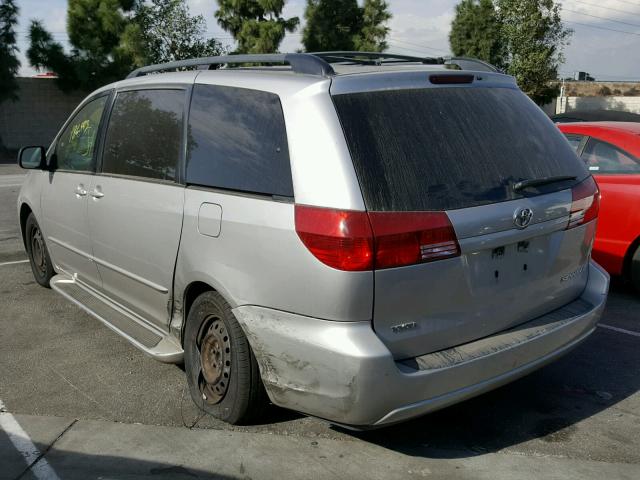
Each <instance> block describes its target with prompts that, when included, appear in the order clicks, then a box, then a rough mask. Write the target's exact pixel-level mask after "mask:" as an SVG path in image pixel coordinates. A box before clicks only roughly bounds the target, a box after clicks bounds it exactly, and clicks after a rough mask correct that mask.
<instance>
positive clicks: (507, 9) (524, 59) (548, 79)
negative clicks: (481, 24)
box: [495, 0, 572, 105]
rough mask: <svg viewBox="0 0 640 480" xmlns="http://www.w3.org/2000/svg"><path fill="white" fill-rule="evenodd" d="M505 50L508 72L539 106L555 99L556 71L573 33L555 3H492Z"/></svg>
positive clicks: (503, 0) (509, 0)
mask: <svg viewBox="0 0 640 480" xmlns="http://www.w3.org/2000/svg"><path fill="white" fill-rule="evenodd" d="M495 2H496V7H497V11H498V18H499V19H500V22H501V24H502V28H501V31H502V36H503V39H504V42H505V45H506V47H507V52H508V56H507V63H508V67H507V72H508V73H509V74H511V75H513V76H514V77H515V78H516V80H517V81H518V85H519V86H520V88H521V89H522V90H523V91H524V92H525V93H526V94H527V95H529V97H531V99H532V100H533V101H535V102H536V103H537V104H539V105H544V104H546V103H549V102H550V101H551V100H552V99H553V98H554V97H556V96H557V95H558V91H559V87H558V84H557V82H554V80H556V79H557V78H558V67H559V65H560V64H561V63H562V62H563V61H564V55H563V49H564V47H565V46H566V45H567V43H568V41H569V37H570V36H571V33H572V31H571V30H570V29H567V28H565V27H564V25H563V24H562V20H561V18H560V6H559V5H558V4H556V3H555V2H554V0H495Z"/></svg>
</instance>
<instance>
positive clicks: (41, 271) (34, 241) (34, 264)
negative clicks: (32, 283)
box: [25, 213, 55, 288]
mask: <svg viewBox="0 0 640 480" xmlns="http://www.w3.org/2000/svg"><path fill="white" fill-rule="evenodd" d="M25 239H26V244H27V255H28V256H29V263H30V264H31V271H32V272H33V276H34V278H35V279H36V282H38V283H39V284H40V285H42V286H43V287H47V288H49V287H50V285H49V280H51V277H53V276H54V275H55V272H54V270H53V264H52V263H51V258H50V257H49V252H48V251H47V245H46V244H45V241H44V235H43V234H42V230H40V226H39V225H38V222H36V217H34V215H33V213H30V214H29V216H28V217H27V222H26V224H25Z"/></svg>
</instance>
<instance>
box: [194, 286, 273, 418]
mask: <svg viewBox="0 0 640 480" xmlns="http://www.w3.org/2000/svg"><path fill="white" fill-rule="evenodd" d="M227 362H228V363H227ZM184 364H185V371H186V374H187V383H188V385H189V392H190V394H191V398H192V399H193V401H194V403H195V404H196V405H197V406H198V407H199V408H200V409H201V410H203V411H204V412H206V413H208V414H210V415H212V416H214V417H216V418H219V419H220V420H224V421H225V422H228V423H232V424H234V425H238V424H247V423H251V422H253V421H255V420H256V419H258V418H259V417H260V416H261V415H262V413H263V411H264V409H265V406H266V405H267V395H266V392H265V390H264V386H263V385H262V379H261V378H260V371H259V370H258V363H257V362H256V359H255V356H254V355H253V352H252V351H251V347H250V346H249V342H248V341H247V337H246V336H245V334H244V332H243V331H242V328H241V327H240V324H238V321H237V320H236V318H235V316H234V315H233V313H232V312H231V307H230V306H229V304H228V303H227V302H225V300H224V299H223V298H222V297H221V296H220V294H218V293H217V292H213V291H211V292H205V293H203V294H201V295H200V296H199V297H198V298H196V300H195V301H194V302H193V305H192V306H191V309H190V311H189V315H188V317H187V324H186V326H185V332H184Z"/></svg>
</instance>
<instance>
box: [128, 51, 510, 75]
mask: <svg viewBox="0 0 640 480" xmlns="http://www.w3.org/2000/svg"><path fill="white" fill-rule="evenodd" d="M279 63H283V64H289V65H290V66H291V70H293V71H294V72H295V73H304V74H308V75H320V76H323V77H329V76H333V75H335V74H336V73H335V71H334V70H333V67H332V66H331V64H332V63H334V64H338V63H339V64H343V65H345V64H346V65H397V64H399V63H421V64H424V65H456V66H458V67H459V68H460V69H462V70H480V71H483V72H500V70H498V69H497V68H496V67H494V66H493V65H491V64H489V63H486V62H483V61H482V60H477V59H475V58H467V57H412V56H408V55H396V54H393V53H378V52H346V51H345V52H342V51H336V52H314V53H274V54H251V55H222V56H219V57H201V58H191V59H189V60H178V61H175V62H167V63H159V64H157V65H148V66H146V67H141V68H138V69H136V70H134V71H133V72H131V73H130V74H129V75H127V78H136V77H140V76H142V75H146V74H148V73H153V72H161V71H166V70H177V69H181V68H190V67H195V68H198V69H205V70H209V69H211V68H212V67H213V66H219V65H242V64H263V65H273V64H279Z"/></svg>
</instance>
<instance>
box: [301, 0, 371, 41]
mask: <svg viewBox="0 0 640 480" xmlns="http://www.w3.org/2000/svg"><path fill="white" fill-rule="evenodd" d="M371 3H374V2H371ZM375 3H379V2H375ZM304 18H305V20H306V25H305V27H304V31H303V34H302V44H303V45H304V48H305V50H306V51H307V52H318V51H330V50H356V48H357V45H358V42H360V41H361V40H360V35H361V32H362V28H363V14H362V9H360V7H358V3H357V1H356V0H307V7H306V9H305V12H304ZM364 40H365V39H364V38H362V41H364ZM367 40H370V38H369V39H367Z"/></svg>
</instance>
